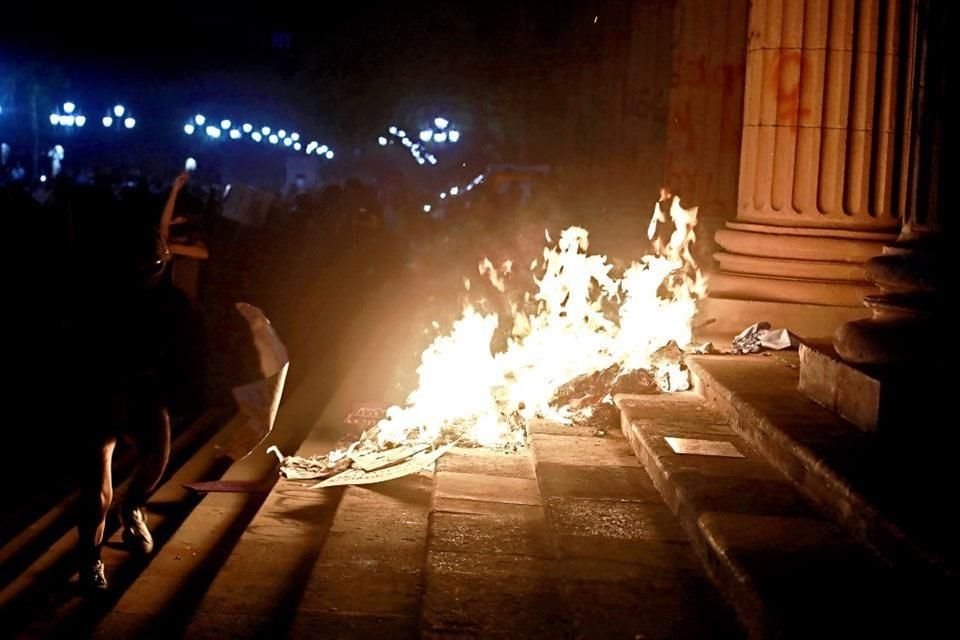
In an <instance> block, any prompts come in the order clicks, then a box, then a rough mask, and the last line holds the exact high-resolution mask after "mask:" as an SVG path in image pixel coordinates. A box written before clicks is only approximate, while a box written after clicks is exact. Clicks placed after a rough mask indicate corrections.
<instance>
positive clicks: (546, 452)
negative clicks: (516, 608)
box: [530, 422, 742, 639]
mask: <svg viewBox="0 0 960 640" xmlns="http://www.w3.org/2000/svg"><path fill="white" fill-rule="evenodd" d="M530 429H531V431H532V436H531V449H532V452H533V458H534V462H535V465H536V472H537V480H538V485H539V488H540V494H541V499H542V501H543V504H544V505H545V510H546V516H547V523H548V531H549V534H550V538H551V541H552V543H553V547H554V549H555V553H556V556H555V559H554V562H553V566H554V572H555V574H556V575H557V577H558V579H559V582H560V586H561V593H562V598H561V602H562V603H563V604H564V606H565V607H566V609H567V611H568V616H569V619H570V623H571V625H572V631H573V634H572V637H578V638H647V639H651V638H736V637H741V635H742V632H741V630H740V629H739V628H738V626H737V624H736V621H735V617H734V615H733V614H732V612H731V611H730V610H729V609H728V608H727V607H726V606H725V605H724V603H723V601H722V599H721V598H719V597H718V596H717V593H716V592H715V590H714V589H713V588H712V587H711V585H710V582H709V580H708V578H707V576H706V574H705V572H704V571H703V568H702V566H701V565H700V563H699V562H698V560H697V557H696V554H695V552H694V549H693V547H692V545H691V543H690V539H689V537H688V536H687V534H686V533H685V531H684V530H683V528H682V526H681V524H680V522H679V520H678V519H677V518H676V516H675V515H674V514H673V513H671V511H670V509H669V508H668V507H667V506H666V504H665V503H664V500H663V498H662V497H661V495H660V494H659V493H658V492H657V490H656V488H655V487H654V485H653V483H652V481H651V479H650V476H649V475H648V474H647V472H646V471H645V470H644V468H643V467H642V466H641V465H640V463H639V461H638V459H637V458H636V457H635V456H634V455H633V452H632V450H631V447H630V443H629V442H628V441H627V440H626V439H625V438H624V437H623V435H622V434H621V433H620V432H618V431H611V432H607V433H606V434H605V435H603V436H602V437H597V435H596V434H597V432H596V430H595V429H592V428H582V427H570V426H562V425H555V424H552V423H547V422H536V423H533V424H531V425H530ZM553 637H561V636H559V635H558V636H553ZM563 637H566V636H563Z"/></svg>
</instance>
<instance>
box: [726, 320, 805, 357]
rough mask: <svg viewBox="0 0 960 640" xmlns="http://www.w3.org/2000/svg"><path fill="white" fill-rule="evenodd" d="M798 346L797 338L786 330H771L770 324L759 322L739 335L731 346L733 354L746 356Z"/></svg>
mask: <svg viewBox="0 0 960 640" xmlns="http://www.w3.org/2000/svg"><path fill="white" fill-rule="evenodd" d="M797 344H798V343H797V340H796V338H795V336H794V335H793V334H791V333H790V332H789V331H787V330H786V329H771V328H770V323H769V322H758V323H756V324H752V325H750V326H749V327H747V328H746V329H744V330H743V331H741V332H740V333H739V334H737V336H736V337H735V338H734V339H733V343H732V344H731V345H730V346H731V351H732V352H733V353H735V354H746V353H760V352H761V351H762V350H764V349H771V350H774V351H781V350H783V349H789V348H790V347H795V346H797Z"/></svg>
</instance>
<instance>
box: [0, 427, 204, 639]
mask: <svg viewBox="0 0 960 640" xmlns="http://www.w3.org/2000/svg"><path fill="white" fill-rule="evenodd" d="M217 426H220V425H219V424H216V423H214V424H209V423H207V422H205V421H200V422H198V423H196V424H195V425H193V426H192V427H191V428H189V429H187V430H186V431H184V432H183V433H182V434H180V436H178V437H177V438H176V439H175V440H174V442H173V446H172V451H171V458H170V465H169V469H170V470H171V471H168V473H171V475H170V477H169V479H167V480H166V481H165V482H164V483H163V484H162V485H161V486H160V487H159V488H158V489H157V491H156V492H155V494H154V496H153V497H152V498H151V502H150V503H149V504H148V508H147V512H148V515H149V518H150V520H149V521H150V528H151V531H152V532H153V533H154V539H155V541H156V542H157V543H158V544H162V542H163V541H164V540H165V539H166V538H167V537H168V536H169V535H170V534H171V532H172V530H174V529H175V528H176V526H177V524H178V523H179V522H180V521H181V520H182V518H183V517H184V515H185V513H186V512H188V511H189V508H190V506H191V504H190V500H189V496H188V492H187V491H186V489H184V488H183V486H182V485H183V484H185V483H189V482H196V481H198V480H204V479H207V478H209V477H211V476H212V475H213V476H215V475H218V474H219V473H220V471H219V470H218V468H219V467H220V466H222V465H221V464H220V460H219V454H218V453H217V452H216V451H215V449H214V447H213V440H211V439H210V436H211V433H210V432H211V430H212V427H217ZM201 445H202V446H201ZM126 484H127V483H126V482H124V483H122V484H121V485H120V486H119V487H118V488H117V489H116V494H118V495H119V494H122V492H123V491H124V489H125V486H126ZM156 505H162V507H161V508H160V509H159V510H158V509H157V508H156ZM109 526H112V528H108V531H107V534H106V542H105V543H104V547H103V551H102V557H103V560H104V563H105V564H106V565H107V567H108V580H110V581H111V589H112V591H110V592H109V593H108V594H106V595H105V597H103V598H99V599H96V598H94V599H91V598H88V597H84V596H83V595H82V594H81V593H80V592H79V590H78V589H77V584H76V580H77V576H76V571H75V564H74V556H73V554H74V550H75V548H76V544H77V531H76V528H75V527H74V528H70V529H68V530H67V531H66V532H65V533H64V534H63V535H62V536H60V537H59V539H57V540H56V541H54V542H53V543H52V544H51V545H50V546H49V548H48V549H46V550H45V552H44V553H43V554H42V555H41V556H39V557H38V558H37V559H36V560H35V561H34V562H33V563H32V564H31V565H30V566H29V567H28V568H27V569H26V570H24V571H23V572H21V573H20V574H19V575H18V576H17V577H16V578H15V579H14V580H13V581H12V582H10V584H9V585H7V587H6V588H4V589H3V591H2V592H0V613H2V616H0V618H2V619H0V627H2V628H4V629H8V630H11V633H15V634H16V635H18V636H20V637H33V638H35V637H48V636H54V635H58V634H59V635H74V634H76V635H83V634H84V633H85V632H86V631H84V630H89V628H91V627H92V625H93V624H94V621H95V620H96V618H97V617H99V616H100V615H102V614H103V613H104V612H105V611H106V610H107V609H108V608H109V606H110V605H111V604H112V602H113V599H114V598H116V597H117V594H119V593H122V592H123V590H124V589H125V588H126V587H127V586H128V585H129V584H131V583H132V582H133V580H134V579H135V578H136V576H137V575H138V574H139V572H140V571H141V570H142V569H143V567H144V565H145V563H146V561H145V560H144V559H142V558H139V557H136V556H135V555H133V554H130V553H129V552H127V551H126V550H125V549H124V548H123V545H122V543H121V540H120V534H119V531H118V529H117V527H116V526H115V520H114V519H113V518H110V519H108V527H109Z"/></svg>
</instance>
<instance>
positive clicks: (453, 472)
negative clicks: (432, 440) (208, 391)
mask: <svg viewBox="0 0 960 640" xmlns="http://www.w3.org/2000/svg"><path fill="white" fill-rule="evenodd" d="M300 396H301V394H299V393H298V394H295V395H294V397H293V398H292V399H291V403H290V404H291V405H293V406H292V407H288V411H287V412H286V413H284V412H281V421H280V424H278V427H277V429H276V432H275V434H274V438H275V439H276V440H277V441H278V444H279V445H280V446H281V448H283V447H286V448H285V449H284V450H286V451H293V450H297V449H298V451H297V452H298V454H299V455H310V454H313V453H318V452H321V451H324V450H326V449H327V448H328V447H329V446H330V444H331V442H330V440H329V439H328V438H326V437H325V436H324V433H323V431H322V430H320V429H316V430H314V431H312V432H311V433H309V434H308V435H307V436H306V438H305V439H304V440H303V442H302V444H301V445H300V446H299V448H298V447H297V446H296V444H295V442H294V441H295V440H296V438H297V437H299V436H302V435H303V434H302V432H301V433H297V432H296V431H295V430H291V427H292V426H294V425H295V424H297V420H295V419H293V418H294V417H296V416H297V414H298V413H299V412H298V410H297V406H296V405H297V404H298V402H299V399H300ZM308 424H309V423H308ZM531 430H532V432H533V433H532V436H531V447H529V448H527V449H525V450H523V451H521V452H519V453H514V454H505V453H497V452H492V451H488V450H477V449H457V450H454V451H452V452H450V453H448V454H447V455H446V456H444V457H443V458H441V459H440V460H439V461H438V462H437V466H436V469H435V471H433V472H431V473H424V474H419V475H414V476H409V477H406V478H403V479H400V480H396V481H393V482H389V483H385V484H382V485H373V486H369V487H347V488H335V489H328V490H310V489H306V488H304V486H303V484H304V483H294V482H280V483H278V484H276V485H275V486H274V487H273V489H272V490H271V491H269V493H211V494H208V495H207V496H206V497H204V498H203V499H202V500H199V501H195V502H194V503H193V504H192V505H191V510H190V511H189V513H188V514H187V515H186V516H185V517H180V518H179V519H178V520H177V521H176V526H172V525H173V523H174V520H172V519H164V518H163V517H161V512H164V511H168V510H169V509H168V508H167V506H166V505H169V504H170V503H171V502H175V501H176V495H174V494H176V493H177V492H178V491H182V490H183V489H182V487H181V486H180V485H181V483H182V482H184V481H185V480H187V479H188V478H190V477H193V476H195V475H196V474H195V473H191V472H188V469H190V468H195V467H197V466H198V465H199V464H200V463H199V460H202V459H203V458H204V454H202V453H198V454H197V456H195V458H196V459H197V460H198V462H196V463H194V461H193V459H191V460H190V461H188V462H186V463H185V464H184V465H182V466H181V467H180V469H179V470H178V471H176V472H175V473H174V474H173V476H172V477H171V479H170V481H169V482H168V483H166V484H165V485H164V486H163V487H162V488H161V489H160V490H159V491H158V493H157V495H156V496H154V499H153V500H152V501H151V503H150V509H151V516H152V518H151V521H152V522H156V523H157V524H158V527H157V528H156V533H157V540H158V542H159V543H161V545H160V547H159V549H158V550H157V552H156V553H155V555H154V556H153V557H152V558H150V559H149V562H148V563H146V564H143V563H137V562H136V561H135V560H133V559H132V558H130V557H129V556H127V554H126V552H124V551H123V550H121V549H112V548H111V549H110V553H109V555H107V556H106V561H107V563H108V565H109V568H110V575H111V584H112V589H111V594H110V595H108V596H106V597H105V598H103V599H89V598H81V597H79V595H78V594H76V593H75V592H71V591H70V590H69V588H68V589H66V590H62V589H61V590H56V589H51V588H46V589H40V590H39V591H40V593H41V594H42V597H38V598H36V599H34V600H32V601H31V602H30V603H29V606H27V607H18V608H17V609H16V611H13V610H9V609H5V610H4V617H5V621H4V627H3V628H4V629H5V631H6V630H9V634H6V633H5V635H8V637H15V638H18V637H24V638H27V637H30V638H35V637H36V638H39V637H64V638H67V637H69V638H77V637H96V638H111V639H112V638H224V637H230V638H261V637H262V638H267V637H269V638H275V637H292V638H312V637H316V638H381V637H382V638H406V637H410V638H413V637H426V638H454V637H455V638H464V637H468V638H470V637H472V638H516V637H524V638H551V639H553V638H573V637H578V638H579V637H582V638H608V637H624V638H636V637H643V638H702V637H720V638H726V637H731V638H733V637H739V636H740V635H741V633H740V631H739V629H738V627H737V625H736V623H735V620H734V617H733V615H732V612H731V611H730V610H729V609H728V608H727V607H726V606H725V605H724V604H723V602H722V600H721V599H720V598H719V597H718V595H717V594H716V593H715V591H714V590H713V589H712V587H711V585H710V582H709V580H708V579H707V576H706V574H705V572H704V571H703V569H702V568H701V566H700V565H699V563H698V562H697V559H696V555H695V553H694V550H693V548H692V546H691V544H690V543H689V542H688V540H687V537H686V534H685V533H684V531H683V529H682V527H681V526H680V524H679V522H678V520H677V518H675V517H674V516H673V515H672V514H671V513H670V510H669V509H668V508H667V506H666V505H665V504H664V502H663V500H662V499H661V497H660V495H659V494H658V493H657V491H656V490H655V488H654V486H653V484H652V483H651V481H650V478H649V477H648V476H647V474H646V473H645V472H644V470H643V468H642V467H641V466H640V463H639V462H638V460H637V459H636V458H635V457H634V456H633V453H632V451H631V449H630V445H629V443H628V441H627V440H626V438H624V437H623V436H622V435H620V434H619V433H612V434H608V435H607V436H606V437H602V438H599V437H594V436H593V435H592V430H591V429H582V428H573V427H563V426H560V425H555V424H552V423H549V422H537V423H534V424H532V425H531ZM201 451H203V449H201ZM274 474H275V466H274V461H273V458H272V456H266V455H263V456H251V457H250V458H247V459H246V460H243V461H241V462H240V463H237V464H235V465H233V466H232V467H231V468H230V469H228V470H227V471H226V473H225V474H224V476H223V477H224V478H225V479H232V480H249V481H253V482H254V483H257V482H259V481H260V480H261V479H264V478H267V479H269V478H272V477H273V476H274ZM168 518H172V516H168ZM59 580H60V583H61V584H62V582H63V580H64V577H63V576H61V577H60V578H59ZM56 583H57V580H47V581H45V583H44V584H45V585H47V587H49V586H50V585H55V584H56ZM68 586H69V583H68ZM21 602H24V601H21Z"/></svg>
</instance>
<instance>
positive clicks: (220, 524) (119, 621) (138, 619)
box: [93, 373, 330, 639]
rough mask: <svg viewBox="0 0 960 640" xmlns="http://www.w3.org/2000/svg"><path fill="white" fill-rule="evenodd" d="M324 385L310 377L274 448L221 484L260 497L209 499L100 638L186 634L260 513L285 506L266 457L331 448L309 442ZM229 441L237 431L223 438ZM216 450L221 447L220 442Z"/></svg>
mask: <svg viewBox="0 0 960 640" xmlns="http://www.w3.org/2000/svg"><path fill="white" fill-rule="evenodd" d="M319 384H320V381H319V378H318V377H317V376H316V375H315V374H314V373H311V374H310V375H309V376H307V377H306V378H304V380H303V381H302V382H301V383H300V384H299V385H298V386H297V387H296V388H295V389H294V390H293V393H292V394H291V395H288V396H286V397H285V399H284V403H283V404H282V405H281V409H280V413H279V414H278V416H277V422H276V424H275V426H274V429H273V432H272V433H271V434H270V436H269V437H268V438H267V441H266V442H265V443H264V444H263V445H262V446H261V447H259V449H258V451H256V452H254V453H253V454H251V455H250V456H248V457H246V458H244V459H243V460H240V461H238V462H236V463H234V464H232V465H231V466H230V467H229V468H228V469H226V471H225V472H224V473H223V475H222V476H221V477H220V479H221V480H224V481H227V482H237V483H245V484H247V485H249V486H250V487H252V488H254V489H255V490H252V491H250V492H224V493H216V492H214V493H208V494H206V495H204V496H203V497H202V498H201V499H200V500H199V502H197V504H196V506H195V507H194V508H193V510H192V511H191V512H190V514H189V516H188V517H187V518H186V519H185V520H184V521H183V522H182V523H181V524H180V526H179V527H178V528H177V530H176V531H175V532H173V534H172V535H171V536H170V538H169V540H167V541H166V542H165V543H164V544H163V545H162V546H161V547H160V548H159V549H158V551H157V552H156V553H155V555H154V556H153V558H152V559H151V562H150V564H149V565H148V566H147V567H146V568H145V569H144V570H143V572H142V573H141V574H140V576H139V577H138V579H137V580H136V582H134V583H133V584H132V585H130V587H129V588H128V589H127V590H126V591H125V592H124V593H122V595H121V596H120V597H119V599H118V600H117V601H116V603H115V605H114V606H113V607H111V609H110V610H109V611H108V612H106V613H105V615H103V616H102V618H101V619H99V621H98V623H97V625H96V627H95V629H94V631H93V637H97V638H110V639H113V638H175V637H180V636H181V635H183V633H184V629H186V627H187V626H188V625H189V624H191V622H192V619H193V617H194V612H195V611H197V610H198V607H199V606H200V603H201V602H202V600H203V599H204V598H205V597H206V595H207V593H208V591H209V589H210V588H211V585H212V584H213V583H214V582H215V581H216V579H217V578H218V576H219V574H220V572H221V571H222V570H223V569H224V567H225V566H226V564H227V563H228V562H229V561H230V558H232V557H233V553H234V551H235V550H236V549H237V546H238V545H239V543H240V540H241V539H242V537H243V536H244V535H245V534H246V532H247V528H248V526H249V525H250V523H251V521H252V520H254V519H255V518H256V516H257V515H258V513H259V511H263V509H265V508H268V507H261V505H264V504H265V501H269V502H270V503H271V504H273V503H274V502H275V501H276V500H277V499H278V498H273V497H272V496H273V494H272V493H268V492H269V491H270V489H271V487H273V485H274V483H275V482H276V478H277V460H276V457H275V456H273V455H272V454H266V453H264V450H265V449H266V447H268V446H269V445H271V444H274V445H276V446H278V447H279V448H280V450H281V451H284V452H291V451H297V449H298V447H300V446H301V443H303V447H302V452H303V454H304V455H310V454H313V453H319V452H321V451H323V450H325V449H326V448H328V447H329V444H330V442H329V438H323V436H322V434H323V431H322V430H317V434H316V435H313V436H311V437H310V438H309V439H308V440H307V441H306V442H304V439H305V438H307V436H308V431H309V428H310V426H311V425H313V423H314V420H315V419H316V413H317V408H316V406H315V402H314V399H315V398H316V396H317V387H318V385H319ZM245 420H246V418H245V417H243V416H241V415H238V416H237V418H236V421H237V424H242V423H243V422H244V421H245ZM228 437H229V426H228V428H227V429H225V430H224V433H223V435H222V436H221V438H223V439H226V438H228ZM218 440H219V439H218ZM212 446H213V447H216V446H217V442H214V443H212ZM154 499H156V496H155V497H154ZM268 576H269V573H268ZM211 597H213V596H211Z"/></svg>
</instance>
